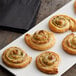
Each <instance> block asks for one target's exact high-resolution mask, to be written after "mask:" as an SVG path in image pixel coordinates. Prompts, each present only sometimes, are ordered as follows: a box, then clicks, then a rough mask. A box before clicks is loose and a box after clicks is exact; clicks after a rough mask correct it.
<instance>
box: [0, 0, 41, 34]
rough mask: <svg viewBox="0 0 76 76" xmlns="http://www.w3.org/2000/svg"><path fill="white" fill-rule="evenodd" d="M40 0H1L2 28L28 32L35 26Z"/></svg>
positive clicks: (0, 26) (0, 19) (0, 18)
mask: <svg viewBox="0 0 76 76" xmlns="http://www.w3.org/2000/svg"><path fill="white" fill-rule="evenodd" d="M39 6H40V0H0V29H8V30H12V31H17V32H23V33H24V32H26V31H27V30H29V29H30V28H32V27H33V26H34V23H35V20H36V15H37V12H38V9H39Z"/></svg>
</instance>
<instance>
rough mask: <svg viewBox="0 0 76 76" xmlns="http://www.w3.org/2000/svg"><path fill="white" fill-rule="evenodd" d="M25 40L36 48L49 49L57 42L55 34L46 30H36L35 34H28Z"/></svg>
mask: <svg viewBox="0 0 76 76" xmlns="http://www.w3.org/2000/svg"><path fill="white" fill-rule="evenodd" d="M24 40H25V42H26V43H27V45H28V46H30V47H31V48H33V49H35V50H47V49H49V48H51V47H52V46H53V45H54V44H55V36H54V34H53V33H52V32H48V31H46V30H39V31H36V32H35V33H34V34H33V35H30V34H26V35H25V38H24Z"/></svg>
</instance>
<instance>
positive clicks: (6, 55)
mask: <svg viewBox="0 0 76 76" xmlns="http://www.w3.org/2000/svg"><path fill="white" fill-rule="evenodd" d="M2 60H3V62H4V63H5V64H6V65H7V66H9V67H12V68H23V67H25V66H27V65H28V64H29V63H30V62H31V60H32V58H31V57H30V56H28V55H27V54H26V53H25V51H23V50H22V49H20V48H18V47H10V48H8V49H6V50H5V51H4V52H3V54H2Z"/></svg>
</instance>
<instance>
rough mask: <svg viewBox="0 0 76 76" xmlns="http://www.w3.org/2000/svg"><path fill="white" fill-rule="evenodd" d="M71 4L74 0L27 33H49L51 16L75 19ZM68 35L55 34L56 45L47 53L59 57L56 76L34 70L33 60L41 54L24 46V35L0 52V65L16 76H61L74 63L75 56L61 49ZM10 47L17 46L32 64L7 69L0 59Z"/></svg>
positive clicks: (75, 61)
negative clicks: (52, 53)
mask: <svg viewBox="0 0 76 76" xmlns="http://www.w3.org/2000/svg"><path fill="white" fill-rule="evenodd" d="M73 3H74V0H73V1H71V2H70V3H68V4H66V5H65V6H64V7H62V8H61V9H59V10H58V11H57V12H55V13H54V14H52V15H50V16H49V17H47V18H46V19H45V20H43V21H42V22H40V23H39V24H38V25H36V26H35V27H34V28H32V29H31V30H29V31H28V33H34V32H35V31H37V30H40V29H45V30H48V31H50V30H49V28H48V21H49V19H50V18H51V17H52V16H53V15H57V14H66V15H69V16H71V17H73V18H76V15H75V14H74V11H73ZM70 33H71V31H68V32H65V33H62V34H56V33H55V36H56V44H55V45H54V47H52V48H51V49H49V51H50V50H51V51H54V52H56V53H58V54H59V55H60V57H61V63H60V65H59V72H58V74H56V75H51V74H50V75H48V74H45V73H43V72H40V71H39V70H38V69H37V68H36V65H35V58H36V56H37V55H39V54H40V53H42V52H41V51H36V50H33V49H31V48H29V47H28V46H27V45H26V44H25V42H24V35H25V34H24V35H22V36H21V37H19V38H18V39H16V40H15V41H13V42H12V43H10V44H9V45H7V46H6V47H5V48H3V49H2V50H0V65H2V66H3V67H5V68H6V69H7V70H9V71H10V72H12V73H13V74H15V75H16V76H31V75H32V76H61V74H62V73H64V72H65V71H66V70H67V69H69V68H70V67H71V66H72V65H73V64H75V63H76V56H72V55H69V54H67V53H66V52H64V51H63V49H62V46H61V43H62V40H63V39H64V37H65V36H66V35H68V34H70ZM11 46H18V47H20V48H22V49H24V50H25V51H26V52H27V53H28V55H30V56H32V62H31V63H30V64H29V65H28V66H27V67H25V68H22V69H12V68H9V67H7V66H6V65H5V64H3V62H2V59H1V56H2V53H3V51H4V50H5V49H6V48H8V47H11Z"/></svg>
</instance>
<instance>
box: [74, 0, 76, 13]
mask: <svg viewBox="0 0 76 76" xmlns="http://www.w3.org/2000/svg"><path fill="white" fill-rule="evenodd" d="M74 12H75V13H76V0H75V2H74Z"/></svg>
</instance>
